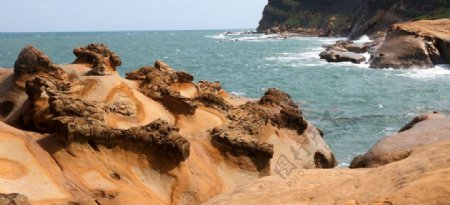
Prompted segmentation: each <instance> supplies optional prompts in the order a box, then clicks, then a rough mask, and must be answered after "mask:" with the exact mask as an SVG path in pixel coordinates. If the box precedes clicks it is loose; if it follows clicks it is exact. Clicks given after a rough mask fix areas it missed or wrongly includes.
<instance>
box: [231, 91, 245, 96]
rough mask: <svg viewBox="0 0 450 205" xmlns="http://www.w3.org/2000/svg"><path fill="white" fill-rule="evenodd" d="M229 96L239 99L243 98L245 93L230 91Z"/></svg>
mask: <svg viewBox="0 0 450 205" xmlns="http://www.w3.org/2000/svg"><path fill="white" fill-rule="evenodd" d="M230 94H232V95H235V96H239V97H244V96H245V92H239V91H231V93H230Z"/></svg>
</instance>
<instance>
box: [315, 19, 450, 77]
mask: <svg viewBox="0 0 450 205" xmlns="http://www.w3.org/2000/svg"><path fill="white" fill-rule="evenodd" d="M449 31H450V19H438V20H422V21H413V22H406V23H398V24H394V25H392V26H391V27H390V29H389V30H387V32H386V34H385V35H378V36H372V39H373V41H372V42H369V43H364V44H357V43H354V42H352V41H338V42H336V43H335V44H333V45H328V46H326V51H324V52H322V53H321V54H320V58H322V59H325V60H327V61H328V62H345V61H349V62H352V63H362V62H366V61H367V60H369V62H368V63H369V64H370V68H394V69H402V68H406V69H408V68H433V67H434V66H435V65H439V64H450V54H449V53H450V32H449ZM365 52H368V53H369V54H370V56H371V57H370V59H365V58H364V56H363V55H361V53H365Z"/></svg>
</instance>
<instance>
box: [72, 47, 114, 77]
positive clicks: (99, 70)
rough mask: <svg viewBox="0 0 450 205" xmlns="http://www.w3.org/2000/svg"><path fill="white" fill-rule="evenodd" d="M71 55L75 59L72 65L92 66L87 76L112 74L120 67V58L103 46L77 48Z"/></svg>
mask: <svg viewBox="0 0 450 205" xmlns="http://www.w3.org/2000/svg"><path fill="white" fill-rule="evenodd" d="M73 54H74V55H75V56H76V57H77V59H76V60H75V62H74V63H76V64H90V65H92V70H91V71H89V72H88V73H87V74H88V75H105V74H107V73H112V72H115V71H116V67H118V66H120V65H122V60H121V59H120V57H119V56H118V55H116V54H115V53H114V52H112V51H111V50H109V48H108V47H107V46H106V45H103V44H89V45H87V46H84V47H78V48H75V49H73Z"/></svg>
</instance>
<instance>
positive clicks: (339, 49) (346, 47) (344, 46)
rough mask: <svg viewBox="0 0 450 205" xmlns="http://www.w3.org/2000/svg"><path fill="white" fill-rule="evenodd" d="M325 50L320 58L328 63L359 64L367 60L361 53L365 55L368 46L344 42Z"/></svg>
mask: <svg viewBox="0 0 450 205" xmlns="http://www.w3.org/2000/svg"><path fill="white" fill-rule="evenodd" d="M325 48H326V50H325V51H324V52H322V53H320V54H319V56H320V58H321V59H325V60H326V61H327V62H352V63H356V64H359V63H362V62H365V61H366V58H365V57H364V56H363V55H361V54H359V53H365V52H366V51H367V49H368V46H367V45H365V44H356V43H353V42H352V41H346V40H342V41H337V42H336V43H334V44H331V45H327V46H325Z"/></svg>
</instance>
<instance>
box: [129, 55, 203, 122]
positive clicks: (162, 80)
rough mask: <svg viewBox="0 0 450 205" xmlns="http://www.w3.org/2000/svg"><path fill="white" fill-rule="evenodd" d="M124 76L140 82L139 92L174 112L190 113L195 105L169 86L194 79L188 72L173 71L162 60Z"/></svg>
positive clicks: (195, 107)
mask: <svg viewBox="0 0 450 205" xmlns="http://www.w3.org/2000/svg"><path fill="white" fill-rule="evenodd" d="M126 78H127V79H129V80H135V81H138V82H139V83H140V89H141V92H142V93H144V94H145V95H147V96H148V97H150V98H152V99H155V100H158V101H161V102H162V103H163V104H164V105H165V106H166V108H167V109H169V110H170V111H171V112H173V113H175V114H186V115H192V114H194V112H195V109H197V105H196V104H195V103H194V102H193V101H192V99H189V98H187V97H184V96H182V95H181V94H180V92H178V91H174V90H173V89H171V88H170V85H172V84H174V83H191V82H192V80H193V79H194V78H193V77H192V76H191V75H190V74H187V73H185V72H182V71H178V72H176V71H174V70H173V69H172V68H170V67H169V66H168V65H167V64H165V63H164V62H162V61H156V62H155V66H154V67H150V66H147V67H142V68H140V69H139V70H137V71H134V72H131V73H127V74H126Z"/></svg>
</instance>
